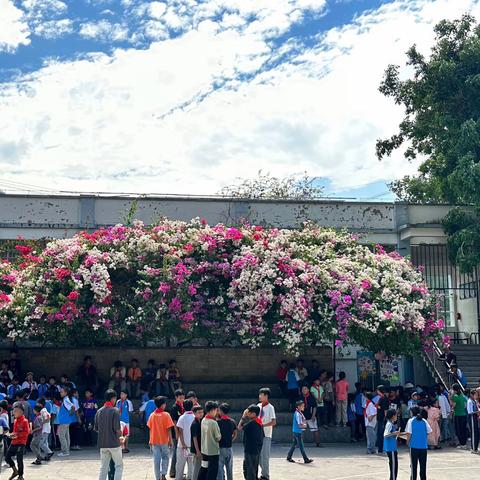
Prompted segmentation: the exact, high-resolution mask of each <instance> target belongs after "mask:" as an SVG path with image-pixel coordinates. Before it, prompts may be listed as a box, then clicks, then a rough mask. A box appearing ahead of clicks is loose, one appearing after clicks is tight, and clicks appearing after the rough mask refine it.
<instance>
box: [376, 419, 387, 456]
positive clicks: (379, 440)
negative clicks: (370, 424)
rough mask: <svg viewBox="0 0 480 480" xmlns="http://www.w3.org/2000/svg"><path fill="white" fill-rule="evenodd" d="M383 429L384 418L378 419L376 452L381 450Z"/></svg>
mask: <svg viewBox="0 0 480 480" xmlns="http://www.w3.org/2000/svg"><path fill="white" fill-rule="evenodd" d="M384 431H385V422H384V420H378V422H377V449H378V453H382V452H383V434H384Z"/></svg>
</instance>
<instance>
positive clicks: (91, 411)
mask: <svg viewBox="0 0 480 480" xmlns="http://www.w3.org/2000/svg"><path fill="white" fill-rule="evenodd" d="M97 410H98V405H97V401H96V400H95V398H93V392H92V391H91V390H90V389H88V388H87V389H86V390H85V399H84V400H83V401H82V412H83V431H84V434H85V436H84V438H85V443H86V444H87V445H88V446H89V447H92V446H93V445H94V444H95V442H94V438H93V437H94V430H93V426H94V423H95V415H96V413H97Z"/></svg>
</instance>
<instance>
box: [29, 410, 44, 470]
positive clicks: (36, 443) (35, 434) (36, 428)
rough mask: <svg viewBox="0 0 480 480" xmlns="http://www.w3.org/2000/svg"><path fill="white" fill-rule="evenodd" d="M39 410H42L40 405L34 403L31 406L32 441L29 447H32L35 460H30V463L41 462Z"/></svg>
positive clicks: (41, 422) (41, 428)
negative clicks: (33, 405)
mask: <svg viewBox="0 0 480 480" xmlns="http://www.w3.org/2000/svg"><path fill="white" fill-rule="evenodd" d="M41 411H42V407H41V405H35V407H34V408H33V413H34V414H35V419H34V420H33V429H32V442H31V443H30V448H31V449H32V452H33V454H34V455H35V457H36V458H35V461H33V462H32V465H41V464H42V455H41V449H40V446H41V443H42V430H43V418H42V415H41Z"/></svg>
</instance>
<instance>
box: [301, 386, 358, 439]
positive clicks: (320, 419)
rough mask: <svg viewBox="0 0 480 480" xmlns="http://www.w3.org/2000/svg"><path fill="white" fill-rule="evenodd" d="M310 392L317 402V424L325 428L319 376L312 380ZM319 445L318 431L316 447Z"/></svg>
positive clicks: (322, 391)
mask: <svg viewBox="0 0 480 480" xmlns="http://www.w3.org/2000/svg"><path fill="white" fill-rule="evenodd" d="M310 393H311V395H312V396H313V398H314V399H315V401H316V402H317V425H318V427H320V426H322V425H323V426H324V427H325V428H327V426H326V425H325V423H324V422H325V405H324V402H323V396H324V394H325V391H324V390H323V387H322V384H321V379H320V377H318V378H316V379H315V380H314V382H313V385H312V386H311V388H310ZM362 418H363V417H362ZM319 446H320V432H319V433H318V445H317V447H319Z"/></svg>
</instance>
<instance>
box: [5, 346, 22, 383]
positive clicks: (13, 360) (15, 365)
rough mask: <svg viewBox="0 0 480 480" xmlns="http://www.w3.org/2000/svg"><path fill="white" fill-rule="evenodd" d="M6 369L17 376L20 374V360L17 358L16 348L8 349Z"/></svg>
mask: <svg viewBox="0 0 480 480" xmlns="http://www.w3.org/2000/svg"><path fill="white" fill-rule="evenodd" d="M8 369H9V370H10V371H11V372H12V373H13V375H15V376H17V377H21V376H22V362H21V360H20V359H19V358H18V352H17V350H11V351H10V360H9V361H8Z"/></svg>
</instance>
